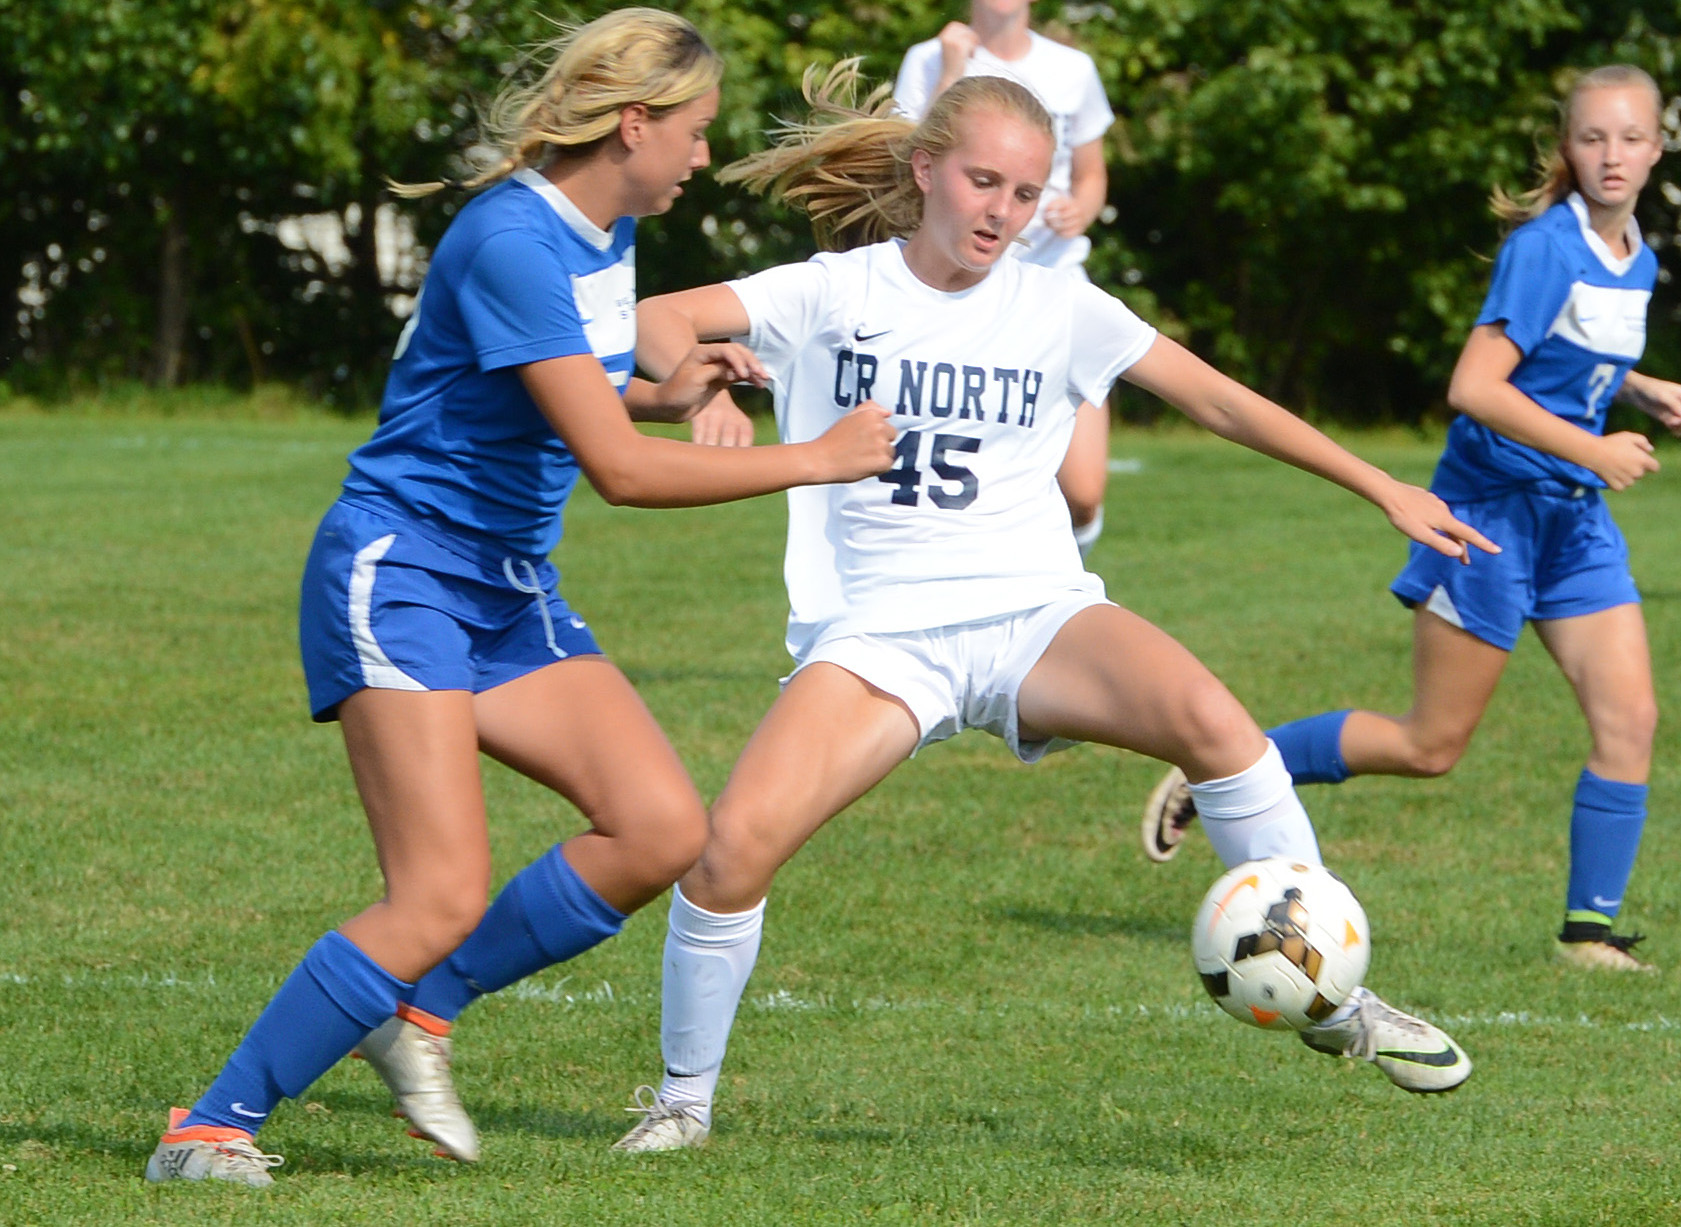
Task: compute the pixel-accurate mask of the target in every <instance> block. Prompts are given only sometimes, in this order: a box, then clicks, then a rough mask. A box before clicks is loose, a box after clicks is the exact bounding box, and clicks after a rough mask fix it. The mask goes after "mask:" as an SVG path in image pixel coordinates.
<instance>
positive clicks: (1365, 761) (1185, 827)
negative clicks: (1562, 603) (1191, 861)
mask: <svg viewBox="0 0 1681 1227" xmlns="http://www.w3.org/2000/svg"><path fill="white" fill-rule="evenodd" d="M1510 655H1511V654H1510V653H1509V652H1507V651H1506V650H1505V649H1503V648H1498V647H1495V646H1494V645H1493V644H1491V643H1488V642H1486V641H1484V640H1482V639H1478V638H1477V637H1476V636H1475V635H1472V634H1470V633H1468V632H1466V631H1464V630H1461V629H1460V628H1459V627H1457V626H1454V625H1453V624H1452V623H1450V622H1448V621H1446V620H1445V619H1443V618H1441V617H1439V616H1437V615H1436V614H1434V613H1431V612H1430V611H1428V610H1425V609H1420V610H1419V611H1418V612H1417V614H1416V615H1415V616H1414V619H1413V704H1412V707H1411V708H1410V709H1409V710H1408V711H1407V712H1406V713H1405V714H1403V715H1399V716H1389V715H1384V714H1383V713H1381V712H1373V711H1352V712H1349V713H1348V716H1347V719H1346V720H1345V721H1344V722H1343V724H1342V729H1341V734H1340V742H1339V751H1340V754H1341V758H1342V762H1343V765H1344V767H1345V768H1346V771H1347V774H1349V775H1402V776H1414V777H1433V776H1439V775H1443V774H1445V773H1446V772H1448V771H1450V770H1452V768H1453V767H1454V765H1455V764H1456V763H1458V761H1459V760H1460V758H1461V757H1462V756H1463V755H1464V753H1465V750H1466V748H1467V747H1468V746H1469V745H1470V743H1471V736H1472V734H1473V733H1475V732H1476V729H1477V725H1478V724H1480V723H1481V722H1482V718H1483V713H1484V712H1485V711H1486V710H1487V709H1488V704H1489V700H1490V699H1491V698H1492V697H1493V695H1494V688H1495V686H1496V685H1498V684H1499V681H1500V676H1501V674H1502V673H1503V672H1504V671H1505V668H1506V662H1507V660H1508V659H1509V658H1510ZM1196 817H1197V813H1196V806H1195V804H1194V802H1193V801H1192V799H1191V795H1190V790H1189V789H1188V788H1187V787H1186V783H1185V777H1184V775H1183V773H1181V772H1180V771H1179V770H1178V769H1177V768H1173V769H1170V770H1169V771H1168V772H1167V774H1165V775H1164V776H1163V777H1162V779H1161V781H1160V782H1159V783H1158V784H1157V785H1156V787H1155V790H1154V791H1153V792H1151V794H1150V797H1149V799H1148V800H1147V801H1146V802H1145V804H1144V812H1143V817H1142V829H1141V834H1142V837H1143V843H1144V852H1145V855H1146V856H1148V857H1149V858H1150V859H1151V860H1153V861H1168V860H1171V859H1172V858H1173V856H1174V855H1175V854H1176V853H1177V852H1178V850H1179V845H1180V844H1181V842H1182V841H1183V840H1184V838H1185V836H1186V835H1187V834H1188V832H1189V831H1190V830H1191V828H1192V825H1193V824H1194V823H1195V821H1196Z"/></svg>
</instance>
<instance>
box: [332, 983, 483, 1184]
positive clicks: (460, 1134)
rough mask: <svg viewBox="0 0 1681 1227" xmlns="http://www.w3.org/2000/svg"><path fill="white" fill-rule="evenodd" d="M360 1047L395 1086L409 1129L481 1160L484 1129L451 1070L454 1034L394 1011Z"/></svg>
mask: <svg viewBox="0 0 1681 1227" xmlns="http://www.w3.org/2000/svg"><path fill="white" fill-rule="evenodd" d="M356 1051H357V1053H358V1054H359V1055H360V1056H361V1057H362V1058H363V1059H364V1060H366V1061H367V1063H368V1064H369V1065H372V1066H373V1067H374V1072H375V1073H377V1074H378V1075H379V1076H380V1078H381V1079H382V1080H383V1081H384V1082H385V1085H386V1086H387V1087H389V1088H390V1089H391V1094H392V1095H393V1096H395V1098H396V1100H397V1115H399V1116H406V1117H407V1118H408V1121H409V1132H410V1133H411V1134H412V1135H413V1136H415V1137H417V1138H424V1139H426V1140H427V1141H430V1142H434V1143H436V1144H437V1147H438V1153H439V1154H440V1155H442V1156H443V1157H444V1158H446V1159H454V1160H456V1161H457V1162H460V1163H477V1162H478V1160H479V1134H478V1130H476V1129H474V1128H473V1122H472V1121H471V1120H470V1119H468V1116H467V1110H466V1109H465V1108H463V1107H462V1106H461V1097H460V1096H459V1095H457V1094H456V1093H455V1083H454V1081H453V1080H452V1079H451V1078H450V1075H449V1060H450V1038H449V1036H448V1035H434V1034H433V1033H432V1032H430V1031H427V1030H426V1029H425V1028H424V1027H420V1026H417V1025H416V1024H415V1023H413V1022H410V1021H409V1020H408V1019H407V1018H401V1017H397V1016H393V1017H391V1018H388V1019H386V1020H385V1022H383V1023H381V1024H380V1025H379V1026H378V1027H376V1028H375V1029H374V1030H373V1031H371V1032H369V1033H368V1036H367V1038H365V1039H364V1040H363V1041H362V1042H361V1043H360V1044H358V1045H357V1046H356Z"/></svg>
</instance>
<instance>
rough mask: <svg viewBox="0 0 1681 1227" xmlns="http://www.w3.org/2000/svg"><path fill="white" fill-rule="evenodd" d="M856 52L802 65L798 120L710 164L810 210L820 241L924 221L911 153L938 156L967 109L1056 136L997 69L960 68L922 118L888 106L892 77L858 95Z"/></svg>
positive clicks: (892, 234)
mask: <svg viewBox="0 0 1681 1227" xmlns="http://www.w3.org/2000/svg"><path fill="white" fill-rule="evenodd" d="M858 63H859V61H858V59H857V58H856V57H855V58H852V59H846V60H842V61H841V62H840V63H838V64H836V65H835V66H834V67H833V68H831V69H830V70H829V71H828V73H827V74H824V75H823V76H822V79H821V80H819V79H818V78H819V71H820V70H819V69H818V67H817V66H816V65H812V66H811V67H809V68H807V69H806V71H805V77H804V79H803V80H802V82H801V92H802V93H803V94H804V95H805V99H806V101H807V102H808V103H809V104H810V105H811V111H810V114H808V115H807V116H806V118H805V119H803V120H797V121H796V120H785V121H783V123H782V124H781V125H779V126H778V127H777V129H776V130H775V131H774V132H773V133H772V140H771V146H770V148H769V149H766V150H763V151H762V152H760V153H755V154H751V155H749V156H748V157H745V158H742V159H741V160H740V161H737V162H732V163H731V164H730V165H728V166H726V167H724V169H723V170H721V171H719V172H718V178H719V180H720V181H722V182H725V183H742V184H745V185H746V186H747V188H748V189H749V190H750V191H753V192H756V193H758V194H760V195H765V196H769V197H771V198H772V199H777V200H783V201H786V202H787V203H789V204H791V205H793V206H794V207H795V208H798V209H800V210H801V211H803V212H804V213H805V214H806V215H807V216H808V217H809V218H810V219H811V227H812V231H813V232H814V233H815V235H816V236H817V242H818V245H819V246H820V247H822V248H823V249H824V250H826V251H845V250H847V249H849V248H852V247H861V246H863V245H864V244H866V243H879V242H881V241H883V240H884V239H889V238H908V237H909V236H910V235H912V234H913V233H915V231H916V228H917V227H918V226H920V225H921V224H922V191H921V189H919V188H918V187H917V185H916V180H915V178H914V177H913V176H912V174H911V153H912V152H913V151H914V150H917V149H921V150H924V151H925V152H926V153H928V155H929V156H930V157H934V158H939V157H941V156H942V155H944V154H946V153H948V152H950V151H951V150H952V149H954V148H956V146H957V142H958V131H957V123H958V120H959V119H961V118H962V117H963V116H965V115H967V114H968V113H969V112H971V111H974V110H980V109H984V110H991V111H994V112H996V113H998V114H1001V115H1006V116H1010V117H1012V118H1015V119H1019V120H1021V121H1023V122H1024V123H1026V124H1028V125H1029V126H1030V127H1033V128H1035V129H1037V130H1039V131H1041V132H1043V133H1044V134H1045V135H1046V136H1048V137H1051V138H1052V142H1053V144H1054V142H1055V129H1054V128H1053V126H1052V122H1051V116H1050V113H1049V112H1048V111H1046V110H1045V108H1044V106H1043V104H1041V103H1040V102H1039V100H1038V99H1037V98H1035V97H1034V96H1033V94H1032V92H1031V91H1029V90H1028V89H1027V88H1026V87H1025V86H1022V85H1020V84H1018V83H1016V82H1014V81H1011V80H1008V79H1006V78H1004V77H964V78H963V79H961V80H959V81H957V82H956V83H955V84H953V85H952V87H951V88H950V89H948V90H946V91H945V92H944V93H943V94H941V95H940V96H939V97H938V98H936V99H934V103H933V105H932V106H930V107H929V108H928V113H927V114H926V115H925V116H923V118H922V122H921V123H916V124H913V123H912V122H911V121H910V120H908V119H906V118H905V117H904V116H903V115H901V114H898V113H896V112H895V111H894V109H893V96H892V95H893V87H892V86H890V85H879V86H877V87H875V88H874V89H872V90H870V91H869V92H868V93H867V94H866V95H865V96H864V98H863V100H862V101H859V100H858V93H859V90H860V88H861V87H862V86H863V79H862V77H861V75H860V73H859V71H858Z"/></svg>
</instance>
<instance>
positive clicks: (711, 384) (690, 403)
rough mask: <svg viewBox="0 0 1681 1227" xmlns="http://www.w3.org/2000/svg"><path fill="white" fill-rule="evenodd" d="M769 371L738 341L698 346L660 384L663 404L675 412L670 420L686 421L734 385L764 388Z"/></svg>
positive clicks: (660, 396)
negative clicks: (746, 384) (741, 384)
mask: <svg viewBox="0 0 1681 1227" xmlns="http://www.w3.org/2000/svg"><path fill="white" fill-rule="evenodd" d="M769 381H770V372H769V371H767V370H765V367H764V364H763V363H761V362H760V361H759V359H758V356H757V355H756V354H754V353H753V351H752V350H750V349H748V348H747V347H746V346H745V345H741V344H739V343H737V342H735V341H719V342H715V343H712V344H707V345H697V346H695V347H694V348H693V349H691V350H690V351H689V352H688V353H686V354H684V355H683V361H681V362H679V363H678V364H677V369H676V370H674V371H672V372H671V375H670V376H669V377H668V378H666V379H665V380H664V381H662V382H661V383H660V385H659V390H658V393H657V395H658V397H659V399H660V403H661V404H662V405H665V406H666V407H667V408H670V409H674V410H676V411H677V412H676V414H675V415H674V416H673V418H672V419H671V420H674V421H679V422H680V421H685V420H686V419H688V418H689V417H692V416H693V415H694V412H695V411H696V410H697V409H699V408H700V407H701V406H702V405H704V404H706V403H707V402H708V401H710V400H711V399H712V398H713V397H715V396H717V395H718V393H720V392H722V391H723V390H724V389H726V388H728V387H729V386H730V385H731V384H732V383H748V384H752V385H753V386H754V387H755V388H762V387H764V386H765V384H766V383H768V382H769Z"/></svg>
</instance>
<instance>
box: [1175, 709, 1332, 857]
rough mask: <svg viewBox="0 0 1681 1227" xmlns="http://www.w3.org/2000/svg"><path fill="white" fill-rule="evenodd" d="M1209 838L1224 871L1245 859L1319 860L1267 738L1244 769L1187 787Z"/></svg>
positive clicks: (1293, 791) (1286, 773) (1303, 812)
mask: <svg viewBox="0 0 1681 1227" xmlns="http://www.w3.org/2000/svg"><path fill="white" fill-rule="evenodd" d="M1190 789H1191V796H1192V797H1193V798H1194V799H1195V801H1196V806H1197V817H1199V818H1201V819H1202V823H1203V827H1202V829H1203V830H1204V831H1205V832H1206V833H1207V835H1208V842H1209V843H1210V844H1212V845H1214V851H1215V852H1216V853H1217V854H1218V855H1219V857H1220V860H1221V863H1223V864H1224V865H1225V866H1226V867H1227V868H1228V869H1229V868H1230V867H1231V866H1233V865H1241V864H1242V863H1243V862H1244V861H1258V860H1260V859H1261V858H1263V857H1268V856H1289V857H1294V858H1295V859H1296V860H1298V861H1306V862H1307V863H1308V864H1310V865H1318V864H1322V863H1323V862H1322V861H1321V860H1320V857H1319V841H1318V839H1316V838H1315V837H1314V834H1313V823H1312V822H1311V821H1310V820H1309V819H1308V816H1307V811H1306V810H1304V809H1303V808H1302V803H1301V800H1300V799H1299V798H1298V797H1297V796H1296V789H1295V785H1293V784H1292V783H1291V782H1290V772H1289V770H1288V769H1287V768H1286V767H1285V766H1284V756H1283V755H1281V754H1280V753H1279V752H1278V747H1277V746H1275V745H1274V744H1273V743H1272V741H1271V739H1270V738H1269V739H1268V741H1267V749H1266V753H1264V754H1262V755H1261V757H1260V759H1259V760H1258V761H1257V762H1256V763H1255V764H1254V766H1252V767H1250V768H1249V769H1248V770H1247V771H1240V772H1238V773H1237V774H1236V775H1230V776H1227V777H1226V778H1225V779H1223V780H1207V781H1205V782H1204V783H1201V784H1192V785H1191V786H1190Z"/></svg>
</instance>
